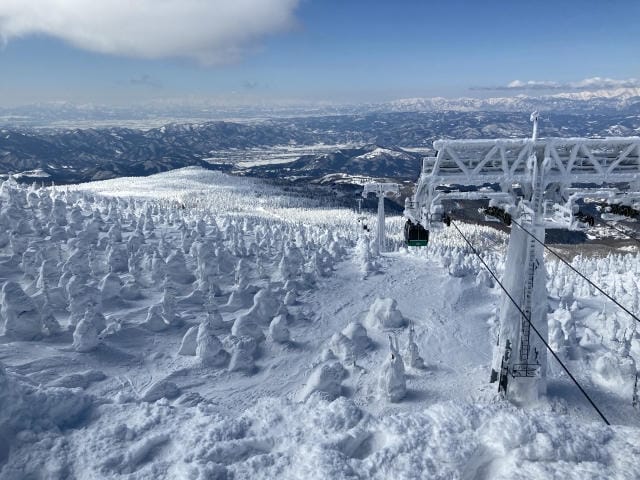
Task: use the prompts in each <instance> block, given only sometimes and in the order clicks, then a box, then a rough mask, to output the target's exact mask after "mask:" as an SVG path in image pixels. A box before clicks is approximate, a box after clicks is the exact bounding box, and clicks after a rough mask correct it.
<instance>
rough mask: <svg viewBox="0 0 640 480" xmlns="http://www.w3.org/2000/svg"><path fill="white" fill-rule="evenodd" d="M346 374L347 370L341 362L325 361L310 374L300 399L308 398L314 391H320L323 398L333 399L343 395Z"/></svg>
mask: <svg viewBox="0 0 640 480" xmlns="http://www.w3.org/2000/svg"><path fill="white" fill-rule="evenodd" d="M346 376H347V371H346V370H345V369H344V367H343V366H342V364H341V363H340V362H331V363H323V364H322V365H319V366H318V367H316V369H315V370H314V371H313V372H312V373H311V375H310V376H309V380H308V381H307V384H306V385H305V387H304V389H303V390H302V392H300V399H301V400H307V399H308V398H309V397H310V396H311V395H313V394H314V393H319V394H320V395H321V396H322V397H323V398H327V399H329V400H333V399H334V398H336V397H339V396H340V395H342V380H344V379H345V377H346Z"/></svg>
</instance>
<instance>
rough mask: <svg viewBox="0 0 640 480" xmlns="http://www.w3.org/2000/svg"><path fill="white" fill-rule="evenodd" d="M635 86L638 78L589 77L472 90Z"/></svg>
mask: <svg viewBox="0 0 640 480" xmlns="http://www.w3.org/2000/svg"><path fill="white" fill-rule="evenodd" d="M637 87H640V80H639V79H637V78H627V79H623V80H616V79H613V78H602V77H591V78H585V79H584V80H580V81H578V82H567V83H561V82H554V81H551V80H527V81H522V80H513V81H512V82H509V83H508V84H506V85H498V86H490V87H473V88H472V90H603V89H612V88H637Z"/></svg>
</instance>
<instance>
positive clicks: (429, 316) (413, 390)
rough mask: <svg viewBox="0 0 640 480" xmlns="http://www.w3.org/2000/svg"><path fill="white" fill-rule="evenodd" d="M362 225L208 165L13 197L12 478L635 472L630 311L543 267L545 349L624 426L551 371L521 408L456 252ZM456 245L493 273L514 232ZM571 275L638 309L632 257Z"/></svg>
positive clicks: (438, 235)
mask: <svg viewBox="0 0 640 480" xmlns="http://www.w3.org/2000/svg"><path fill="white" fill-rule="evenodd" d="M367 155H371V154H369V153H362V154H361V156H360V159H359V160H358V161H361V162H366V161H368V160H370V158H369V157H367ZM372 155H374V156H383V155H388V156H394V155H395V157H399V158H401V159H406V160H407V161H409V160H410V158H409V157H406V158H405V157H402V155H403V153H402V152H395V153H394V152H393V151H392V152H391V153H389V151H378V150H374V151H373V154H372ZM395 157H394V158H395ZM360 217H363V218H360ZM362 222H364V223H367V224H369V225H371V226H373V225H374V224H375V219H374V216H373V215H370V214H367V213H365V214H363V215H361V216H360V215H359V214H357V213H356V212H355V211H353V210H350V209H346V208H341V207H338V206H337V205H336V204H332V203H331V202H329V201H328V200H327V199H323V198H315V197H311V196H308V197H306V196H305V195H301V194H300V193H299V192H297V193H295V194H294V193H292V192H291V191H289V190H286V189H283V188H279V187H276V186H273V185H269V184H266V183H264V182H263V181H261V180H259V179H254V178H246V177H242V178H239V177H234V176H230V175H226V174H224V173H220V172H215V171H211V170H205V169H202V168H197V167H192V168H184V169H179V170H173V171H171V172H166V173H161V174H157V175H153V176H149V177H136V178H118V179H112V180H105V181H100V182H93V183H86V184H79V185H72V186H69V187H62V188H61V187H53V188H39V187H36V186H33V187H27V186H24V185H20V184H18V183H16V182H15V181H14V180H13V179H9V180H7V181H4V182H1V183H0V226H1V227H2V228H0V479H1V480H18V479H27V478H28V479H93V478H100V479H159V478H167V479H182V478H185V479H187V478H188V479H194V480H196V479H202V480H204V479H234V478H235V479H245V478H246V479H249V478H250V479H259V478H269V479H272V478H283V479H300V478H304V479H327V478H332V479H341V478H345V479H346V478H378V479H387V478H396V479H412V478H416V479H418V478H432V479H513V478H522V479H545V480H546V479H549V478H563V479H580V480H585V479H602V478H607V479H609V478H620V479H634V478H640V465H639V464H638V462H637V455H638V448H639V447H638V445H640V412H639V411H638V409H637V408H636V407H634V405H633V403H634V395H636V396H637V385H636V384H635V382H636V369H637V366H636V365H637V362H640V333H638V332H637V325H636V323H635V322H634V320H633V319H632V318H631V317H629V316H628V315H627V314H625V313H624V312H623V311H621V310H619V309H618V308H617V307H616V306H615V305H614V304H612V303H611V302H609V301H607V300H606V299H605V298H604V297H602V296H601V295H600V294H598V292H597V291H595V290H594V289H593V288H592V287H591V286H590V285H589V284H588V283H587V282H586V281H584V280H582V279H580V278H577V277H575V276H574V273H573V272H572V271H571V270H570V269H569V268H568V267H567V266H566V265H564V264H562V263H559V262H556V261H555V260H554V259H553V258H549V259H548V261H547V288H548V292H549V297H548V303H549V313H548V317H547V318H548V325H549V342H550V345H551V347H552V348H554V350H555V351H557V352H559V355H560V356H561V358H562V359H563V361H564V362H565V363H566V364H567V365H568V366H569V367H570V369H571V371H572V372H573V374H574V375H575V376H576V377H577V378H578V380H579V381H580V382H581V384H582V385H584V387H585V389H586V390H587V391H588V393H589V395H590V396H591V397H592V398H593V399H594V401H595V402H596V403H597V404H598V405H599V406H600V407H601V409H602V410H603V412H604V414H605V415H606V416H607V418H608V419H609V421H610V422H611V424H612V425H611V426H607V425H605V424H604V423H603V422H602V420H601V419H600V418H599V417H598V415H597V413H596V412H595V411H594V410H593V409H592V407H591V406H590V405H589V404H588V403H587V402H586V401H585V399H584V397H583V396H582V395H581V394H580V392H579V391H578V390H577V389H576V387H575V385H574V384H573V383H572V382H571V381H570V379H569V378H568V377H567V375H566V374H565V373H564V372H563V371H562V369H561V368H560V366H559V365H558V364H557V363H554V361H553V360H550V365H549V370H550V371H549V378H548V380H547V381H548V389H547V390H548V394H547V396H546V397H544V398H543V399H542V400H541V401H540V402H539V403H538V404H536V405H534V406H528V407H526V408H520V407H519V406H517V405H513V404H511V403H509V402H507V401H505V400H503V399H501V398H500V397H499V395H498V393H497V387H496V384H490V383H489V376H490V365H491V357H492V349H493V345H494V344H495V343H496V335H497V313H496V308H497V305H498V303H499V299H500V293H501V292H500V289H499V288H498V287H497V286H496V284H495V282H494V280H493V279H492V278H491V277H490V276H489V275H488V274H487V273H486V271H485V270H484V269H483V266H482V264H481V263H480V262H479V261H478V259H477V258H476V257H474V256H473V255H471V254H470V251H469V249H468V247H467V246H466V244H465V242H464V241H463V239H462V238H461V237H460V235H458V233H457V232H456V231H455V230H454V229H452V228H450V229H444V230H442V231H438V232H434V233H433V238H432V241H431V243H430V245H429V247H427V248H425V249H422V250H419V249H410V250H407V249H406V248H404V247H403V246H402V243H401V241H400V239H401V237H400V233H401V224H402V222H401V219H400V218H398V217H391V218H388V219H387V223H386V225H387V241H388V245H389V250H390V253H384V254H381V255H378V254H376V252H375V249H374V248H373V245H372V241H371V240H372V239H371V238H370V237H369V234H368V233H367V232H366V231H363V230H362V228H361V226H360V225H361V224H362ZM460 228H461V229H462V231H463V232H464V233H465V235H466V236H467V237H468V238H469V239H470V240H471V242H472V243H473V244H474V245H475V247H476V248H477V249H478V250H479V251H480V252H481V254H482V256H483V258H484V259H485V261H486V262H487V263H488V265H490V266H491V268H493V269H494V270H496V271H497V272H498V273H499V274H501V272H502V271H503V269H504V256H503V255H504V253H505V251H506V241H507V237H506V235H505V234H504V233H502V232H499V231H497V230H495V229H492V228H489V227H484V226H477V225H472V224H464V223H460ZM370 230H372V231H375V229H374V228H371V229H370ZM566 248H570V247H566ZM573 265H574V266H575V267H576V268H578V269H579V270H580V271H582V272H585V273H586V274H587V275H588V276H589V278H590V279H592V280H593V281H595V282H596V283H598V284H599V285H602V286H604V287H605V289H606V290H607V292H609V293H611V294H612V295H614V296H615V297H616V298H617V299H619V300H620V301H621V302H623V304H624V305H625V306H626V307H627V308H629V309H630V310H631V311H633V312H635V314H636V315H637V314H638V312H639V311H640V306H639V305H638V298H639V296H638V288H639V287H640V280H639V279H640V254H639V253H638V250H637V249H636V248H627V249H626V250H624V251H623V250H618V251H615V250H612V251H611V252H610V253H608V254H606V255H591V256H585V255H576V256H574V257H573ZM636 403H637V398H636Z"/></svg>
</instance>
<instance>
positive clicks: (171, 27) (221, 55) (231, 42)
mask: <svg viewBox="0 0 640 480" xmlns="http://www.w3.org/2000/svg"><path fill="white" fill-rule="evenodd" d="M298 3H299V0H0V37H1V38H2V40H4V41H5V42H6V41H8V40H10V39H12V38H16V37H22V36H26V35H31V34H45V35H50V36H53V37H57V38H61V39H63V40H65V41H67V42H69V43H71V44H72V45H75V46H77V47H79V48H82V49H86V50H91V51H95V52H100V53H107V54H114V55H124V56H129V57H140V58H163V57H187V58H191V59H196V60H197V61H198V62H201V63H203V64H206V65H215V64H221V63H229V62H234V61H237V60H239V59H240V58H242V56H243V54H245V53H246V52H247V51H252V50H254V49H255V48H256V47H257V46H258V45H259V40H260V39H261V38H262V37H264V36H265V35H269V34H273V33H277V32H281V31H284V30H287V29H290V28H292V27H293V26H294V25H295V18H294V13H295V9H296V7H297V5H298Z"/></svg>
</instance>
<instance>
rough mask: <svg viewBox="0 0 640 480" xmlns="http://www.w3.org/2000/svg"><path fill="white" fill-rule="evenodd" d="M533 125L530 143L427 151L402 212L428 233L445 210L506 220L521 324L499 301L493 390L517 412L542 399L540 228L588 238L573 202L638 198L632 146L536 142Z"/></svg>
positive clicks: (638, 150) (627, 141) (626, 141)
mask: <svg viewBox="0 0 640 480" xmlns="http://www.w3.org/2000/svg"><path fill="white" fill-rule="evenodd" d="M531 120H532V122H533V135H532V137H531V138H527V139H495V140H438V141H436V142H434V149H435V150H436V151H437V154H436V156H435V157H427V158H425V159H424V161H423V165H422V173H421V175H420V178H419V180H418V183H417V185H416V190H415V194H414V195H413V197H412V198H408V199H407V200H406V203H405V212H404V214H405V217H406V218H407V225H408V226H410V227H411V228H413V229H414V230H415V228H416V226H419V227H420V228H422V229H424V230H425V231H427V232H428V231H429V229H433V228H437V227H438V226H439V225H441V224H442V223H443V222H445V221H447V219H448V215H447V212H446V211H445V209H444V206H443V201H445V200H465V199H466V200H478V199H487V200H489V202H490V208H489V209H488V210H487V211H491V212H503V215H501V218H503V219H504V218H509V219H510V220H511V219H512V220H513V222H512V225H511V235H510V237H509V246H508V250H507V258H506V262H505V272H504V277H503V280H502V283H503V284H504V286H505V289H506V290H507V291H508V292H509V294H510V295H511V297H512V298H513V299H515V300H516V301H517V302H518V303H519V307H520V310H522V312H523V313H524V315H523V314H522V313H521V312H520V310H518V308H517V307H516V306H514V305H513V303H512V302H511V300H510V299H509V298H508V297H507V295H503V298H502V299H501V302H500V307H499V319H500V329H499V338H498V344H497V345H496V348H495V351H494V357H493V362H492V372H491V381H492V382H498V390H499V391H501V392H504V394H505V395H506V396H507V397H508V398H510V399H512V400H514V401H516V402H524V403H526V402H530V401H535V399H536V398H537V397H538V396H539V395H540V394H543V393H545V391H546V382H545V377H546V353H547V352H546V347H545V346H544V344H543V342H542V341H541V340H540V338H538V337H537V335H536V334H535V333H534V332H533V331H532V328H531V325H533V326H535V329H536V330H537V331H538V332H539V333H540V335H541V336H543V337H544V338H545V341H546V340H547V338H546V337H547V319H546V313H547V292H546V278H545V277H546V274H545V268H544V256H543V245H542V244H541V243H538V241H537V240H539V241H540V242H542V243H544V238H545V230H546V228H566V229H570V230H580V229H586V228H588V223H589V222H588V221H587V220H586V218H585V215H583V214H582V213H581V212H580V211H579V208H578V204H577V203H576V202H577V201H578V200H583V199H585V198H593V199H606V200H607V201H608V202H609V203H612V204H615V205H637V204H638V198H639V196H640V138H639V137H629V138H621V137H620V138H602V139H595V138H542V139H540V138H538V136H537V130H538V115H537V113H536V112H534V113H533V114H532V115H531ZM455 186H457V187H458V188H459V189H456V187H455ZM462 187H464V188H462ZM469 187H472V190H473V191H468V190H469ZM473 187H475V188H473ZM463 190H465V191H463ZM533 237H535V238H533ZM536 239H537V240H536Z"/></svg>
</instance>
